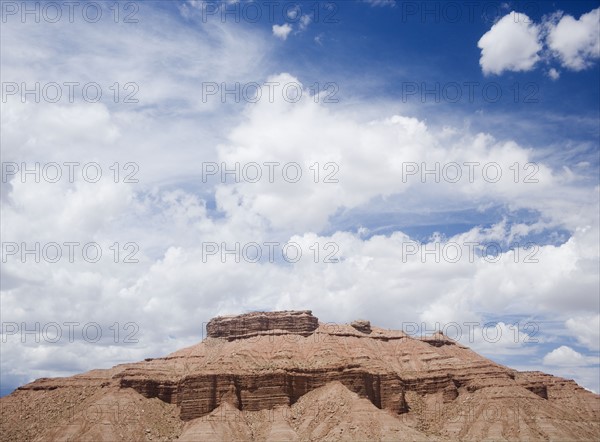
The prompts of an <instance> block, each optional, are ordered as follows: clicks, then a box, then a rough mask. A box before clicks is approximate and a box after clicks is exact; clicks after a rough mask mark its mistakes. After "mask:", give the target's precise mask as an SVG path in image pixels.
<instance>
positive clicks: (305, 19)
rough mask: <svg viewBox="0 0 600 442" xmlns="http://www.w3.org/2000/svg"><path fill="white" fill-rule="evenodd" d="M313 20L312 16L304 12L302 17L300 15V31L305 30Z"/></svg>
mask: <svg viewBox="0 0 600 442" xmlns="http://www.w3.org/2000/svg"><path fill="white" fill-rule="evenodd" d="M311 22H312V18H311V16H310V15H307V14H304V15H303V16H302V17H300V24H299V25H298V28H299V29H300V31H304V30H306V28H308V25H310V23H311Z"/></svg>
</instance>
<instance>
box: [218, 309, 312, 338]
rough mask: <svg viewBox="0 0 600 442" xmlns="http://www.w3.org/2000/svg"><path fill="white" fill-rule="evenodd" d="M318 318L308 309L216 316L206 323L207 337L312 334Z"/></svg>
mask: <svg viewBox="0 0 600 442" xmlns="http://www.w3.org/2000/svg"><path fill="white" fill-rule="evenodd" d="M318 326H319V319H318V318H316V317H315V316H313V315H312V311H310V310H300V311H281V312H253V313H246V314H244V315H238V316H218V317H216V318H213V319H211V320H210V321H209V322H208V324H206V332H207V335H208V337H209V338H226V339H228V340H230V341H231V340H234V339H246V338H251V337H254V336H258V335H263V334H284V333H291V334H297V335H302V336H308V335H310V334H312V333H313V332H314V331H315V330H316V329H317V327H318Z"/></svg>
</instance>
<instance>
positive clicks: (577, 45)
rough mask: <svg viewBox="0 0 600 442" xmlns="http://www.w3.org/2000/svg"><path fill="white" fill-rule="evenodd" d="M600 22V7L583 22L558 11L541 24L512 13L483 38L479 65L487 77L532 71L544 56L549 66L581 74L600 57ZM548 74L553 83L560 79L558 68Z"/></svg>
mask: <svg viewBox="0 0 600 442" xmlns="http://www.w3.org/2000/svg"><path fill="white" fill-rule="evenodd" d="M599 20H600V8H597V9H594V10H592V11H590V12H588V13H586V14H583V15H582V16H581V17H580V18H579V19H575V18H574V17H573V16H571V15H568V14H567V15H563V12H562V11H558V12H556V13H554V14H551V15H548V16H545V17H544V18H543V19H542V22H541V23H540V24H534V23H533V22H532V21H531V19H530V18H529V17H528V16H527V15H525V14H523V13H519V12H515V11H512V12H510V13H509V14H508V15H505V16H504V17H502V18H501V19H500V20H499V21H498V22H497V23H496V24H494V25H493V26H492V28H491V29H490V30H489V31H488V32H486V33H485V34H484V35H483V36H482V37H481V38H480V39H479V42H478V43H477V45H478V47H479V48H480V49H481V57H480V60H479V64H480V65H481V69H482V71H483V73H484V74H486V75H489V74H497V75H499V74H502V73H503V72H504V71H514V72H519V71H530V70H532V69H534V68H535V66H536V65H537V64H538V62H539V61H540V60H542V57H543V58H544V59H545V61H546V62H548V63H550V62H551V61H553V60H556V61H558V63H560V65H561V66H562V67H563V68H566V69H570V70H573V71H581V70H583V69H586V68H588V67H590V66H591V65H592V64H593V63H594V62H595V61H596V60H597V59H598V58H599V57H600V29H599V27H598V21H599ZM544 49H547V50H544ZM542 54H544V55H542ZM547 75H548V77H550V78H551V79H552V80H557V79H558V78H559V77H560V73H559V71H558V70H557V69H556V68H550V69H549V70H548V71H547Z"/></svg>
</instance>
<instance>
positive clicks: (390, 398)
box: [0, 311, 600, 441]
mask: <svg viewBox="0 0 600 442" xmlns="http://www.w3.org/2000/svg"><path fill="white" fill-rule="evenodd" d="M206 329H207V338H206V339H205V340H204V341H202V342H201V343H199V344H197V345H194V346H192V347H189V348H185V349H182V350H179V351H177V352H175V353H172V354H170V355H168V356H165V357H163V358H157V359H147V360H145V361H143V362H139V363H132V364H123V365H118V366H116V367H113V368H112V369H109V370H93V371H91V372H88V373H84V374H81V375H77V376H73V377H70V378H57V379H38V380H36V381H35V382H32V383H31V384H28V385H25V386H23V387H20V388H19V389H17V390H16V391H15V392H13V393H12V394H10V395H9V396H7V397H4V398H2V399H0V405H1V406H2V414H3V418H2V422H1V424H0V430H1V432H2V435H3V436H2V440H7V441H24V440H39V441H45V440H47V441H50V440H90V441H92V440H93V441H97V440H106V441H113V440H153V441H155V440H174V439H178V440H323V439H327V440H367V439H369V440H373V439H375V440H381V439H386V440H403V439H408V440H481V439H486V438H488V439H493V440H522V439H527V440H547V439H554V440H595V439H597V438H598V436H599V435H600V433H599V432H600V424H599V421H600V397H599V396H598V395H595V394H593V393H591V392H588V391H587V390H585V389H583V388H581V387H579V386H578V385H577V384H576V383H575V382H573V381H571V380H567V379H562V378H557V377H554V376H551V375H547V374H544V373H541V372H518V371H516V370H513V369H510V368H508V367H504V366H502V365H499V364H496V363H494V362H492V361H490V360H488V359H486V358H483V357H481V356H479V355H478V354H476V353H474V352H473V351H471V350H470V349H468V348H467V347H465V346H463V345H460V344H459V343H457V342H455V341H453V340H452V339H450V338H448V337H446V336H444V335H443V334H441V333H440V334H434V335H432V336H429V337H425V338H422V339H418V338H412V337H410V336H408V335H406V334H404V333H403V332H401V331H393V330H384V329H381V328H378V327H372V326H371V324H370V323H369V322H368V321H364V320H359V321H354V322H352V323H351V324H349V325H338V324H324V323H319V321H318V319H317V318H316V317H314V316H313V315H312V313H311V312H310V311H299V312H291V311H286V312H266V313H265V312H256V313H249V314H245V315H239V316H225V317H217V318H214V319H212V320H211V321H210V322H209V323H208V324H207V327H206Z"/></svg>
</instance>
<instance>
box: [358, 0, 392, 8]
mask: <svg viewBox="0 0 600 442" xmlns="http://www.w3.org/2000/svg"><path fill="white" fill-rule="evenodd" d="M363 1H365V2H367V3H370V4H371V6H392V7H393V6H396V0H363Z"/></svg>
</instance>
